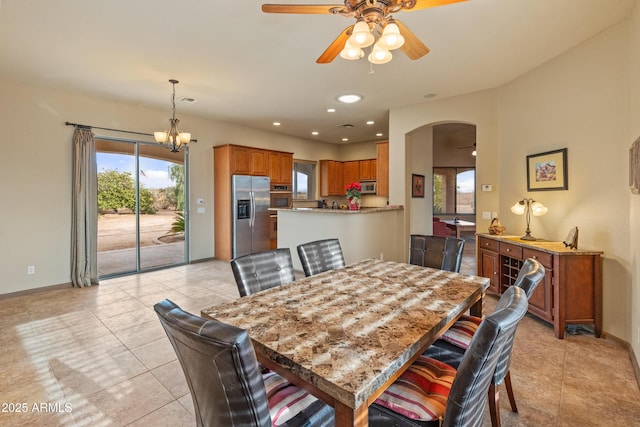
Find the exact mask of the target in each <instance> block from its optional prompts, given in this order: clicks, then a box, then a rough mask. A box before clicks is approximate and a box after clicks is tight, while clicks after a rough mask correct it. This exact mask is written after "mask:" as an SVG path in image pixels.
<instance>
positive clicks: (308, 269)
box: [297, 239, 344, 277]
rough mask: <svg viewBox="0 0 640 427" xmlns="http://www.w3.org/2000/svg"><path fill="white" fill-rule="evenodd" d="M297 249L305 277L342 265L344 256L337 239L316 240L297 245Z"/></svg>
mask: <svg viewBox="0 0 640 427" xmlns="http://www.w3.org/2000/svg"><path fill="white" fill-rule="evenodd" d="M297 249H298V256H299V257H300V263H302V269H303V270H304V275H305V276H307V277H309V276H313V275H315V274H318V273H322V272H324V271H329V270H335V269H336V268H342V267H344V256H343V255H342V247H341V246H340V241H339V240H338V239H324V240H316V241H315V242H309V243H304V244H302V245H299V246H298V248H297Z"/></svg>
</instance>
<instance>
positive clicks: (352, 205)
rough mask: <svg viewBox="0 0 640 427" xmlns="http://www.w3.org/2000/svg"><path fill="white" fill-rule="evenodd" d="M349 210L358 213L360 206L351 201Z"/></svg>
mask: <svg viewBox="0 0 640 427" xmlns="http://www.w3.org/2000/svg"><path fill="white" fill-rule="evenodd" d="M349 210H350V211H358V210H360V205H359V204H358V203H354V202H352V201H349Z"/></svg>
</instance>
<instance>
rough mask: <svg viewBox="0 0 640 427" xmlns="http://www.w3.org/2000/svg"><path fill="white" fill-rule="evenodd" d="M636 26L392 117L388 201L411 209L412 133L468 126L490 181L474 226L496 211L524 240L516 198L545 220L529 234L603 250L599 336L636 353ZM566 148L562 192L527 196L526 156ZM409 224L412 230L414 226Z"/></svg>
mask: <svg viewBox="0 0 640 427" xmlns="http://www.w3.org/2000/svg"><path fill="white" fill-rule="evenodd" d="M639 23H640V18H639V17H638V11H637V7H636V11H635V13H634V15H633V18H632V22H631V23H630V22H625V23H623V24H621V25H618V26H616V27H614V28H612V29H610V30H607V31H605V32H603V33H601V34H599V35H598V36H596V37H594V38H593V39H590V40H588V41H586V42H585V43H583V44H581V45H579V46H577V47H575V48H574V49H572V50H570V51H568V52H566V53H564V54H562V55H560V56H559V57H557V58H556V59H554V60H552V61H549V62H548V63H545V64H543V65H541V66H540V67H538V68H536V69H534V70H532V71H530V72H529V73H527V74H525V75H523V76H521V77H520V78H518V79H516V80H514V81H513V82H511V83H509V84H506V85H504V86H503V87H501V88H499V89H495V90H487V91H483V92H478V93H473V94H468V95H463V96H459V97H453V98H449V99H443V100H434V101H431V102H428V103H425V104H421V105H416V106H409V107H405V108H399V109H394V110H391V112H390V126H391V129H390V169H391V170H392V171H393V172H392V175H391V177H390V193H391V194H390V202H391V203H400V204H401V203H404V202H406V203H407V204H409V203H410V200H409V199H408V197H407V194H408V192H407V190H406V186H407V182H408V181H407V176H409V174H410V173H411V172H412V171H410V170H409V166H407V167H405V164H404V163H405V161H406V158H407V154H406V151H407V150H410V144H411V143H412V141H413V134H412V132H413V131H414V130H415V129H418V128H420V127H422V126H425V125H433V124H437V123H439V122H444V121H462V122H466V123H470V124H475V125H476V126H477V149H478V156H477V160H476V162H477V163H476V165H477V171H476V173H477V188H478V187H480V186H481V185H482V184H492V185H493V191H492V192H477V206H478V208H477V212H478V214H477V215H476V222H477V223H478V227H477V230H478V231H479V232H482V231H484V230H486V229H487V227H488V225H489V220H483V219H482V218H481V212H482V211H497V212H498V216H499V217H500V218H501V221H502V223H503V224H504V225H505V226H506V227H507V233H509V234H516V235H519V234H523V232H524V229H525V221H524V218H523V217H521V216H516V215H513V214H512V213H511V212H510V209H509V208H510V206H511V205H512V204H513V203H515V202H516V201H517V200H519V199H521V198H523V197H524V196H528V197H535V198H536V199H538V200H540V201H541V202H542V203H544V204H545V205H546V206H548V207H549V213H548V214H547V215H546V216H544V217H540V218H536V217H534V218H533V219H532V221H531V228H532V230H533V234H534V235H535V236H537V237H540V238H546V239H551V240H563V239H564V237H565V236H566V234H567V233H568V231H569V229H570V228H571V227H573V226H578V227H579V229H580V240H579V244H580V247H582V248H587V249H594V250H602V251H604V262H603V271H604V273H603V276H604V286H603V287H604V289H603V292H604V298H603V299H604V301H603V311H604V330H605V332H606V333H608V334H611V335H613V336H615V337H617V338H619V339H622V340H624V341H627V342H630V343H632V342H633V343H635V347H634V348H635V349H636V350H637V349H638V347H640V344H638V341H637V340H638V338H637V337H636V338H635V339H634V340H633V341H632V340H631V338H632V336H631V330H632V323H633V330H634V335H637V334H638V333H639V332H637V329H638V326H639V323H638V318H639V317H640V315H639V314H638V310H640V308H638V307H640V304H638V300H639V299H640V296H638V284H637V280H638V279H637V278H638V277H639V269H640V267H639V266H638V262H637V252H638V246H640V245H639V244H638V243H634V244H633V246H632V244H631V242H630V238H629V235H630V234H631V236H632V238H631V240H635V241H636V242H637V241H640V239H638V235H639V232H640V230H639V228H638V226H637V225H636V226H630V220H634V221H633V222H634V223H635V224H638V220H639V219H640V201H638V199H639V198H640V197H638V196H635V198H634V199H632V200H631V202H630V196H629V190H628V175H627V173H628V149H629V146H630V144H631V143H632V142H633V140H634V139H635V138H636V137H637V135H640V125H638V124H636V125H635V126H636V127H635V129H634V130H633V131H632V132H631V135H630V132H629V117H638V114H639V113H640V105H639V102H638V101H637V100H636V99H639V98H640V93H639V92H640V87H639V85H638V83H636V82H634V84H633V91H632V95H635V96H631V98H632V101H631V102H632V106H633V107H632V108H631V109H630V108H629V102H630V99H629V95H628V92H629V85H630V83H629V77H630V76H637V75H639V72H640V60H639V59H638V56H639V55H638V54H637V52H638V51H639V49H638V48H639V47H640V30H638V29H637V28H639V27H640V25H638V24H639ZM631 28H633V29H631ZM630 41H631V50H629V45H630ZM634 54H635V55H634ZM629 58H633V59H632V60H631V61H630V59H629ZM629 62H631V65H632V68H631V73H629ZM631 80H632V81H633V80H634V78H632V79H631ZM636 80H637V79H636ZM634 98H635V99H634ZM630 110H631V111H630ZM630 113H631V114H630ZM633 113H635V114H633ZM564 147H567V148H568V153H569V154H568V160H569V165H568V171H569V179H568V183H569V190H567V191H543V192H540V191H539V192H532V193H527V192H526V188H527V187H526V162H525V159H526V156H527V155H528V154H535V153H540V152H544V151H549V150H553V149H558V148H564ZM630 204H631V208H630ZM629 212H631V215H630V214H629ZM410 227H416V225H415V223H414V222H413V221H412V222H411V225H410ZM414 229H415V228H414ZM412 231H413V229H411V230H409V232H412ZM634 236H635V239H634V238H633V237H634ZM405 238H406V236H405ZM632 273H633V274H632ZM632 276H633V280H632ZM632 301H633V302H634V304H633V308H632Z"/></svg>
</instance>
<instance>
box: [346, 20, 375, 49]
mask: <svg viewBox="0 0 640 427" xmlns="http://www.w3.org/2000/svg"><path fill="white" fill-rule="evenodd" d="M374 41H375V37H373V34H371V29H370V28H369V25H368V24H367V23H366V22H364V20H362V19H360V20H358V22H356V25H354V26H353V33H352V34H351V37H349V42H350V43H351V45H352V46H356V47H359V48H363V47H367V46H371V45H372V44H373V42H374Z"/></svg>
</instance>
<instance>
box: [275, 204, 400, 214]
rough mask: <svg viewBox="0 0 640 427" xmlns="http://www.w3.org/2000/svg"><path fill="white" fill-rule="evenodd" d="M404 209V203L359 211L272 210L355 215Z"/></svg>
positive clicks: (323, 209) (317, 209)
mask: <svg viewBox="0 0 640 427" xmlns="http://www.w3.org/2000/svg"><path fill="white" fill-rule="evenodd" d="M403 209H404V206H402V205H390V206H382V207H361V208H360V209H359V210H357V211H351V210H349V209H325V208H274V209H272V210H276V211H287V212H302V213H320V214H346V215H353V214H369V213H378V212H390V211H399V210H403Z"/></svg>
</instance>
